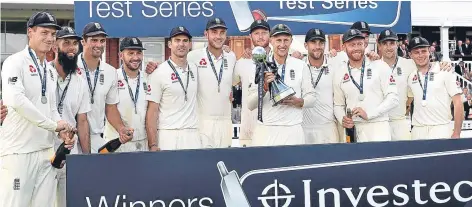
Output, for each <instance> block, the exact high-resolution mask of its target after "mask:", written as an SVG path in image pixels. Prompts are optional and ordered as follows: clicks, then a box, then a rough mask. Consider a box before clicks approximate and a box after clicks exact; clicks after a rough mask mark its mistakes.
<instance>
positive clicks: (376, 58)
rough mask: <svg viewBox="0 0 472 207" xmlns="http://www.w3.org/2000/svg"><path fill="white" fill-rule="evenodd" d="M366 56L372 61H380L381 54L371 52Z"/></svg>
mask: <svg viewBox="0 0 472 207" xmlns="http://www.w3.org/2000/svg"><path fill="white" fill-rule="evenodd" d="M366 55H367V57H368V58H369V60H370V61H374V60H380V56H379V54H377V53H376V52H374V51H370V52H368V53H367V54H366Z"/></svg>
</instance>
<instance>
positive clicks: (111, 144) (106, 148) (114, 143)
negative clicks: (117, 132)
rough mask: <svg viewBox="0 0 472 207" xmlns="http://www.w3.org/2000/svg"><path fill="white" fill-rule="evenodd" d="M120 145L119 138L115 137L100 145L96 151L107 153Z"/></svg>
mask: <svg viewBox="0 0 472 207" xmlns="http://www.w3.org/2000/svg"><path fill="white" fill-rule="evenodd" d="M120 146H121V142H120V138H116V139H113V140H110V141H109V142H107V143H106V144H105V145H103V146H102V147H100V148H99V149H98V153H100V154H107V153H110V152H115V151H116V150H117V149H118V148H120Z"/></svg>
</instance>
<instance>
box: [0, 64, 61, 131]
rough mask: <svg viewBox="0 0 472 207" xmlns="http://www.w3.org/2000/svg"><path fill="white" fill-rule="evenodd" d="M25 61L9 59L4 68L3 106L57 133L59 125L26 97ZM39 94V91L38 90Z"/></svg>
mask: <svg viewBox="0 0 472 207" xmlns="http://www.w3.org/2000/svg"><path fill="white" fill-rule="evenodd" d="M22 64H24V61H21V60H16V59H12V58H7V60H5V62H4V63H3V67H2V93H3V94H2V95H3V97H2V98H3V104H4V105H7V106H9V107H11V108H13V110H15V112H16V113H18V114H19V115H20V116H22V117H24V118H25V119H26V120H28V121H30V122H31V123H32V124H34V125H36V126H38V127H40V128H43V129H45V130H48V131H55V130H56V128H57V123H56V122H55V121H53V120H52V119H50V118H48V117H47V116H45V115H44V114H42V113H41V112H40V111H39V110H38V109H37V108H36V107H35V105H34V104H33V103H32V102H31V100H29V99H28V98H27V97H26V94H25V87H24V85H23V84H24V83H25V82H26V80H25V79H24V76H23V69H22V67H21V65H22ZM38 92H39V90H38Z"/></svg>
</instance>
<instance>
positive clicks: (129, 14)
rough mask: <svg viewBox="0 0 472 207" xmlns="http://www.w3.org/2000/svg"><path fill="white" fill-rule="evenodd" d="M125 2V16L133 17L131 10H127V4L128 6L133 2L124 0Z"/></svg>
mask: <svg viewBox="0 0 472 207" xmlns="http://www.w3.org/2000/svg"><path fill="white" fill-rule="evenodd" d="M125 4H126V16H127V17H133V15H131V12H130V11H129V6H130V5H131V4H133V2H130V1H126V2H125Z"/></svg>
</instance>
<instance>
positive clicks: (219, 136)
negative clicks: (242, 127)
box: [198, 116, 233, 148]
mask: <svg viewBox="0 0 472 207" xmlns="http://www.w3.org/2000/svg"><path fill="white" fill-rule="evenodd" d="M198 131H199V133H200V137H201V138H202V144H203V145H202V146H203V148H228V147H231V142H232V139H233V122H232V121H231V117H229V116H228V117H222V116H214V117H208V116H207V117H203V116H202V117H199V123H198Z"/></svg>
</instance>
